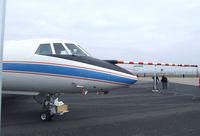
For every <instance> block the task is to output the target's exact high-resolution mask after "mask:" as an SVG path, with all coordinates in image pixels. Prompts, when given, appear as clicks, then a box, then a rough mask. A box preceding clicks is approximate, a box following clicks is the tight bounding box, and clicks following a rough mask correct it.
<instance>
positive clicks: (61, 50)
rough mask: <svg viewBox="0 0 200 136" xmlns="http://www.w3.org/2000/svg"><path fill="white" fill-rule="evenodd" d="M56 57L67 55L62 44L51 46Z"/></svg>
mask: <svg viewBox="0 0 200 136" xmlns="http://www.w3.org/2000/svg"><path fill="white" fill-rule="evenodd" d="M53 46H54V49H55V52H56V55H68V52H67V51H66V50H65V48H64V47H63V45H62V43H54V44H53Z"/></svg>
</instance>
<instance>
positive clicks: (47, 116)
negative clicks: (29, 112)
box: [40, 111, 53, 121]
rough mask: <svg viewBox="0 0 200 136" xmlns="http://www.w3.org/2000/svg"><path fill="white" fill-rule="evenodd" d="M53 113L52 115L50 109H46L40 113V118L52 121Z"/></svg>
mask: <svg viewBox="0 0 200 136" xmlns="http://www.w3.org/2000/svg"><path fill="white" fill-rule="evenodd" d="M52 117H53V116H52V115H50V111H44V112H41V113H40V119H41V120H42V121H50V120H52Z"/></svg>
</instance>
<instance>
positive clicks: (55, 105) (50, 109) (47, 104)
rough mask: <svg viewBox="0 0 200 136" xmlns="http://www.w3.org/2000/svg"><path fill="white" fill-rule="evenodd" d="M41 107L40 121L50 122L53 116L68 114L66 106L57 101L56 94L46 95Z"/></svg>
mask: <svg viewBox="0 0 200 136" xmlns="http://www.w3.org/2000/svg"><path fill="white" fill-rule="evenodd" d="M42 105H43V107H42V112H41V113H40V119H41V120H42V121H50V120H51V119H52V117H53V116H54V115H63V114H64V113H66V112H69V109H68V105H66V104H64V103H63V102H62V101H58V96H57V94H47V95H46V98H45V99H44V101H43V103H42Z"/></svg>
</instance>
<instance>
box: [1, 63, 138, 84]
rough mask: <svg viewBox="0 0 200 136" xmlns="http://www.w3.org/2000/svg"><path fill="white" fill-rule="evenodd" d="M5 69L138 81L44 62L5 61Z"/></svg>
mask: <svg viewBox="0 0 200 136" xmlns="http://www.w3.org/2000/svg"><path fill="white" fill-rule="evenodd" d="M3 70H11V71H20V72H36V73H45V74H57V75H64V76H74V77H81V78H91V79H98V80H106V81H111V82H118V83H123V84H133V83H135V82H136V80H134V79H129V78H125V77H120V76H116V75H111V74H106V73H101V72H96V71H91V70H85V69H80V68H73V67H62V66H55V65H46V64H45V65H43V64H26V63H3Z"/></svg>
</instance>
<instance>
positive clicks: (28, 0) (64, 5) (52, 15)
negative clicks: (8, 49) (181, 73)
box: [5, 0, 200, 65]
mask: <svg viewBox="0 0 200 136" xmlns="http://www.w3.org/2000/svg"><path fill="white" fill-rule="evenodd" d="M6 12H7V13H6V30H5V39H6V40H20V39H29V38H62V39H67V40H71V41H75V42H77V43H79V44H80V45H81V46H82V47H84V48H85V49H86V50H87V51H88V52H89V53H90V54H92V55H93V56H95V57H98V58H101V59H122V60H135V61H141V60H142V61H160V62H168V63H189V64H190V63H191V64H199V65H200V61H199V58H198V57H199V52H200V1H199V0H106V1H103V0H7V11H6Z"/></svg>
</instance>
